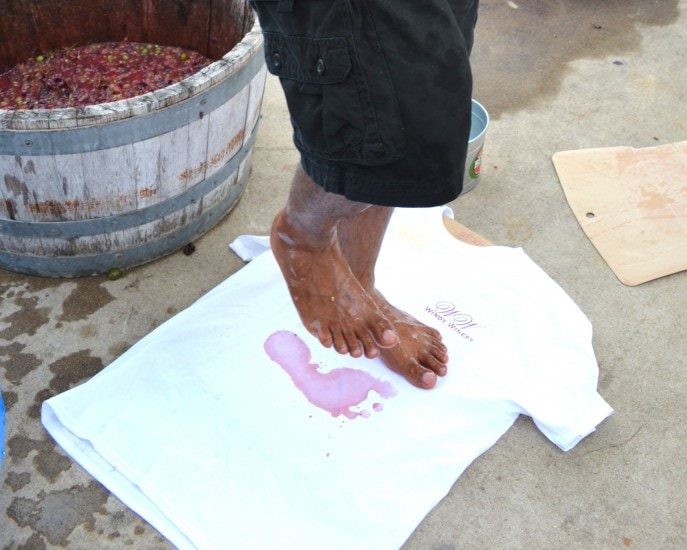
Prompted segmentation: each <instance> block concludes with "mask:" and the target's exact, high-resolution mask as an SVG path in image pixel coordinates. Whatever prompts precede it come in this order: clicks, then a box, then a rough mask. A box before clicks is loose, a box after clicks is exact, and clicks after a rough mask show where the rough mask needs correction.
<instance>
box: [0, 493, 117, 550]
mask: <svg viewBox="0 0 687 550" xmlns="http://www.w3.org/2000/svg"><path fill="white" fill-rule="evenodd" d="M107 498H108V492H107V490H106V489H104V488H103V487H102V486H101V485H99V484H98V483H95V482H91V483H89V484H88V485H85V486H81V485H77V486H74V487H71V488H69V489H65V490H62V491H53V492H51V493H46V492H45V491H41V492H40V493H39V494H38V499H37V500H33V499H30V498H24V497H17V498H15V499H14V500H13V501H12V503H11V504H10V506H9V508H8V509H7V516H8V517H9V518H10V519H11V520H13V521H14V522H15V523H16V524H17V525H19V526H20V527H30V528H31V529H32V530H33V531H34V533H39V534H40V535H42V536H43V537H45V539H46V540H47V541H48V542H49V543H50V544H55V545H60V546H67V545H68V543H69V540H68V539H69V535H70V534H71V533H72V531H74V529H76V527H78V526H80V525H83V526H84V527H85V528H86V529H88V530H93V528H94V526H95V518H94V517H93V516H94V514H105V513H106V510H105V503H106V502H107Z"/></svg>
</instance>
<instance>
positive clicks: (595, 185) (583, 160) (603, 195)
mask: <svg viewBox="0 0 687 550" xmlns="http://www.w3.org/2000/svg"><path fill="white" fill-rule="evenodd" d="M553 164H554V166H555V168H556V172H557V174H558V178H559V180H560V182H561V186H562V187H563V191H564V192H565V196H566V199H567V200H568V204H569V205H570V207H571V208H572V211H573V213H574V214H575V217H576V218H577V221H578V222H579V223H580V226H581V227H582V229H583V231H584V232H585V234H586V235H587V237H588V238H589V239H590V240H591V242H592V243H593V244H594V246H595V247H596V249H597V250H598V251H599V253H600V254H601V256H602V257H603V259H604V260H605V261H606V263H607V264H608V265H609V267H610V268H611V269H612V270H613V272H614V273H615V274H616V276H617V277H618V278H619V279H620V281H621V282H622V283H623V284H625V285H628V286H635V285H639V284H641V283H645V282H647V281H651V280H653V279H657V278H659V277H663V276H665V275H670V274H672V273H677V272H678V271H683V270H685V269H687V141H682V142H679V143H672V144H669V145H661V146H657V147H647V148H643V149H633V148H632V147H608V148H602V149H582V150H577V151H562V152H559V153H556V154H555V155H554V156H553Z"/></svg>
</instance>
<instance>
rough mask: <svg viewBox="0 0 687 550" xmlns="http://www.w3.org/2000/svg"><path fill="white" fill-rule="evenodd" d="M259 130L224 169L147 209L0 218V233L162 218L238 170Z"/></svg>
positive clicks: (113, 227) (49, 232) (79, 231)
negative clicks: (48, 218) (60, 217)
mask: <svg viewBox="0 0 687 550" xmlns="http://www.w3.org/2000/svg"><path fill="white" fill-rule="evenodd" d="M257 129H258V124H256V125H255V127H254V128H253V131H252V132H251V133H250V135H249V136H248V139H246V141H245V142H244V143H243V147H241V149H239V151H238V152H237V153H236V154H235V155H234V156H233V157H232V158H231V159H229V160H228V161H227V162H226V164H225V165H224V166H222V168H220V169H219V170H218V171H217V172H215V173H214V174H213V175H211V176H209V177H208V178H206V179H204V180H203V181H201V182H200V183H198V184H197V185H194V186H193V187H191V188H189V189H188V190H187V191H185V192H183V193H181V194H179V195H176V196H174V197H170V198H168V199H165V200H163V201H160V202H158V203H155V204H152V205H150V206H147V207H145V208H140V209H138V210H131V211H129V212H124V213H122V214H118V215H116V216H106V217H102V218H91V219H87V220H73V221H58V222H22V221H16V220H3V219H0V232H2V233H3V234H6V235H12V236H13V237H35V238H50V239H55V238H57V239H70V238H74V237H87V236H91V235H102V234H104V233H112V232H113V231H121V230H124V229H130V228H132V227H136V226H140V225H143V224H145V223H149V222H152V221H155V220H159V219H160V218H163V217H164V216H167V215H168V214H173V213H174V212H178V211H179V210H181V209H182V208H185V207H186V206H188V205H190V204H193V203H195V202H197V201H198V200H200V199H201V198H203V197H204V196H205V195H207V194H208V193H209V192H211V191H212V190H213V189H214V188H216V187H217V186H218V185H220V184H222V183H223V182H224V181H226V180H227V179H228V178H229V177H230V176H231V174H233V173H234V171H236V170H238V168H239V165H240V164H241V162H243V160H244V159H245V158H246V156H247V155H248V153H249V152H250V151H251V149H252V148H253V144H254V143H255V136H256V134H257Z"/></svg>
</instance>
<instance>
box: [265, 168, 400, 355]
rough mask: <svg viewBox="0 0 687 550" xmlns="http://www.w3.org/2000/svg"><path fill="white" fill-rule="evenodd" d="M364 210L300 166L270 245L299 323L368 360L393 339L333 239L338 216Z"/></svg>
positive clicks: (395, 339)
mask: <svg viewBox="0 0 687 550" xmlns="http://www.w3.org/2000/svg"><path fill="white" fill-rule="evenodd" d="M368 208H369V205H366V204H362V203H356V202H352V201H349V200H348V199H346V198H344V197H342V196H340V195H335V194H332V193H327V192H325V191H323V190H322V189H321V188H320V187H319V186H317V185H316V184H315V183H314V182H313V181H312V180H311V179H310V178H309V177H308V176H307V175H306V174H305V172H303V170H302V168H301V167H300V166H299V167H298V168H297V169H296V173H295V175H294V178H293V182H292V187H291V192H290V194H289V198H288V201H287V204H286V207H285V208H284V209H283V210H282V211H280V212H279V213H278V214H277V216H276V217H275V220H274V223H273V225H272V231H271V244H272V250H273V252H274V255H275V258H276V259H277V263H278V264H279V267H280V268H281V270H282V273H283V275H284V278H285V280H286V283H287V286H288V288H289V292H290V293H291V297H292V299H293V302H294V305H295V306H296V309H297V310H298V313H299V315H300V317H301V320H302V321H303V324H304V326H305V327H306V328H307V329H308V330H309V331H310V332H311V333H312V334H314V335H315V336H317V338H318V339H319V340H320V342H321V343H322V344H323V345H324V346H326V347H332V346H333V347H334V348H335V349H336V350H337V351H338V352H339V353H350V354H351V356H353V357H360V356H361V355H363V354H365V356H367V357H370V358H371V357H376V356H377V355H378V354H379V351H380V349H383V348H385V347H390V346H394V345H395V344H397V342H398V337H397V336H396V334H395V332H394V330H393V325H392V324H391V323H390V322H389V320H388V319H386V317H385V316H384V314H383V313H382V311H381V310H380V308H379V307H378V305H377V303H376V302H375V301H374V300H373V299H372V298H371V297H370V296H369V295H368V294H367V293H366V292H365V290H364V289H363V288H362V286H361V285H360V283H359V282H358V280H357V279H356V278H355V276H354V275H353V273H352V272H351V269H350V267H349V265H348V263H347V261H346V259H345V258H344V256H343V254H342V253H341V249H340V247H339V241H338V238H337V227H338V223H339V222H340V221H341V220H342V219H345V218H347V217H350V216H355V215H356V214H359V213H361V212H363V211H365V210H366V209H368Z"/></svg>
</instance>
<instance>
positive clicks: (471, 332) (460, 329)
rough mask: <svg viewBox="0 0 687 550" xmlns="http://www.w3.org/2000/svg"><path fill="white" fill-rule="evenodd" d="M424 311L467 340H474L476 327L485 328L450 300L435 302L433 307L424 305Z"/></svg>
mask: <svg viewBox="0 0 687 550" xmlns="http://www.w3.org/2000/svg"><path fill="white" fill-rule="evenodd" d="M425 312H426V313H428V314H429V315H431V316H432V317H434V318H435V319H438V320H439V321H441V322H442V323H444V325H445V326H446V328H448V329H449V330H452V331H453V332H455V333H456V334H458V335H459V336H460V337H461V338H464V339H465V340H467V341H468V342H474V341H475V331H476V330H477V329H482V328H486V327H485V326H484V325H480V324H479V323H478V322H477V321H476V320H475V318H474V317H473V316H472V315H470V314H469V313H467V312H466V311H462V310H460V309H459V308H458V307H456V305H455V304H453V303H452V302H447V301H441V302H437V303H436V305H435V306H434V307H432V306H427V307H425Z"/></svg>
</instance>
